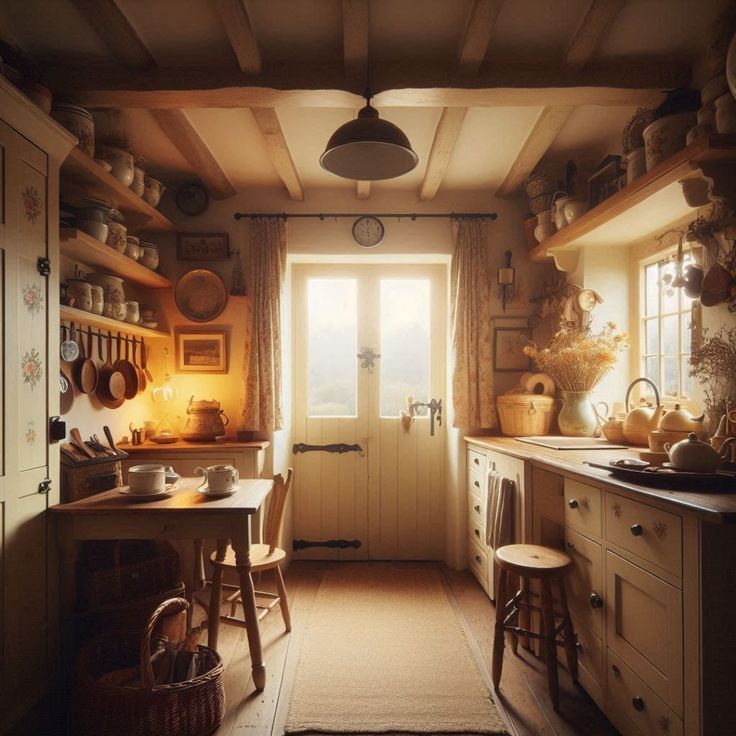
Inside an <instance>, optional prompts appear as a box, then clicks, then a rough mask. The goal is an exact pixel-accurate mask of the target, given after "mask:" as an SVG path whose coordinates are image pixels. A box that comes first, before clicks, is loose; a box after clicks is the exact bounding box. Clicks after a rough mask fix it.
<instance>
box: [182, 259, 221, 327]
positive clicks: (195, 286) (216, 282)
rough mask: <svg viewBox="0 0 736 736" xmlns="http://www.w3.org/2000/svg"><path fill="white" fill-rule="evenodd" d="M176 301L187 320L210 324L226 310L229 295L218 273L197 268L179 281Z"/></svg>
mask: <svg viewBox="0 0 736 736" xmlns="http://www.w3.org/2000/svg"><path fill="white" fill-rule="evenodd" d="M174 299H175V301H176V306H177V307H178V308H179V311H180V312H181V313H182V314H183V315H184V316H185V317H186V318H187V319H190V320H192V321H193V322H210V321H212V320H213V319H215V317H217V316H218V315H220V314H221V313H222V311H223V310H224V309H225V306H226V305H227V299H228V293H227V289H226V288H225V284H224V283H223V281H222V279H221V278H220V277H219V276H218V275H217V274H216V273H213V272H212V271H208V270H207V269H204V268H195V269H193V270H192V271H188V272H187V273H185V274H184V275H183V276H182V277H181V278H180V279H179V281H177V283H176V288H175V289H174Z"/></svg>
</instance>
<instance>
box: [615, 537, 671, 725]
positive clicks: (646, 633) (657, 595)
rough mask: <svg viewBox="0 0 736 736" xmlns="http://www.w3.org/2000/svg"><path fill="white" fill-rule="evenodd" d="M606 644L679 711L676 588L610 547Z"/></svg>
mask: <svg viewBox="0 0 736 736" xmlns="http://www.w3.org/2000/svg"><path fill="white" fill-rule="evenodd" d="M605 600H606V634H607V645H608V648H609V649H611V650H612V651H613V653H614V654H615V655H616V656H618V657H620V658H621V659H622V660H623V661H624V662H625V663H626V664H627V665H628V666H629V667H630V668H631V669H632V670H634V672H635V673H636V674H637V675H638V676H639V677H640V678H641V679H642V680H644V681H646V682H647V683H649V686H650V687H651V688H652V689H653V690H654V691H655V692H656V693H657V695H659V697H661V698H662V699H663V700H664V701H665V703H667V705H668V706H669V707H670V708H672V709H673V710H674V711H675V713H677V714H678V715H682V698H683V692H682V688H683V658H682V638H683V628H682V592H681V591H679V590H678V589H677V588H675V587H674V586H672V585H670V584H669V583H665V582H664V581H663V580H660V579H659V578H657V577H655V576H654V575H652V574H651V573H648V572H647V571H646V570H643V569H642V568H640V567H637V566H636V565H634V564H632V563H631V562H629V561H628V560H625V559H624V558H623V557H620V556H619V555H617V554H616V553H614V552H611V551H610V550H609V551H608V552H607V553H606V599H605Z"/></svg>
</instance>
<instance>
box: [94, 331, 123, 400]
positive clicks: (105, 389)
mask: <svg viewBox="0 0 736 736" xmlns="http://www.w3.org/2000/svg"><path fill="white" fill-rule="evenodd" d="M97 335H98V343H97V350H98V354H99V357H100V360H102V332H98V333H97ZM95 393H96V395H97V398H98V399H99V400H100V403H101V404H102V405H103V406H105V407H107V408H108V409H117V408H118V407H120V406H122V405H123V402H124V401H125V379H124V378H123V376H122V374H121V373H119V372H118V371H116V370H115V366H113V364H112V335H111V333H109V332H108V333H107V354H106V356H105V362H104V363H103V364H102V367H101V368H100V370H99V372H98V377H97V389H96V392H95Z"/></svg>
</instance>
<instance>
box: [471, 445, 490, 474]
mask: <svg viewBox="0 0 736 736" xmlns="http://www.w3.org/2000/svg"><path fill="white" fill-rule="evenodd" d="M468 471H471V472H475V473H480V474H481V475H483V473H485V472H486V456H485V453H483V452H478V450H474V449H473V448H472V447H469V448H468Z"/></svg>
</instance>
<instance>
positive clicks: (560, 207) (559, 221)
mask: <svg viewBox="0 0 736 736" xmlns="http://www.w3.org/2000/svg"><path fill="white" fill-rule="evenodd" d="M552 199H553V200H554V204H553V205H552V213H553V215H552V219H553V220H554V223H555V227H556V228H557V229H558V230H562V228H563V227H565V225H567V220H566V219H565V205H566V204H567V203H568V201H569V199H570V198H569V197H568V196H564V197H557V199H555V198H554V197H552Z"/></svg>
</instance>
